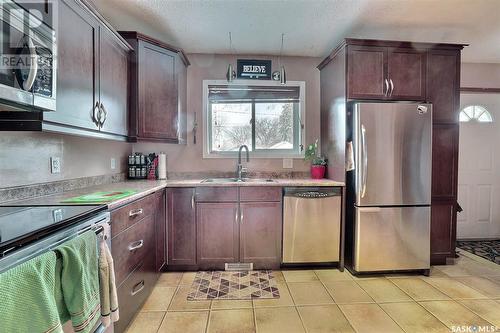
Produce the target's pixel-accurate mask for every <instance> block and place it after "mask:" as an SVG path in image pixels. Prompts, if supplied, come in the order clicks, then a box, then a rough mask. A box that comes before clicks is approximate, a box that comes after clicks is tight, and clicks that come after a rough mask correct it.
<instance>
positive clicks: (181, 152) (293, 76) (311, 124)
mask: <svg viewBox="0 0 500 333" xmlns="http://www.w3.org/2000/svg"><path fill="white" fill-rule="evenodd" d="M188 58H189V61H190V62H191V66H189V67H188V75H187V82H188V88H187V95H188V101H187V112H188V119H187V124H188V143H187V145H172V144H153V143H138V144H134V147H133V149H134V151H136V152H137V151H139V152H152V151H155V152H160V151H163V152H165V153H166V154H167V168H168V171H171V172H182V171H190V172H195V171H232V170H234V169H235V168H236V162H235V159H232V158H231V159H213V158H211V159H203V151H202V150H203V143H202V141H201V140H202V138H203V130H204V129H203V122H202V119H203V117H202V112H203V110H202V109H203V101H202V94H203V93H202V81H203V80H223V79H225V74H226V70H227V65H228V64H229V63H230V62H231V63H232V64H233V65H235V64H236V59H237V58H242V59H244V58H247V59H270V60H272V62H273V69H274V68H277V67H278V57H269V56H255V55H253V56H244V55H238V56H231V55H211V54H190V55H188ZM320 61H321V59H319V58H309V57H284V58H283V60H282V63H283V65H284V66H285V68H286V73H287V79H288V80H290V81H305V83H306V111H305V114H306V142H307V143H310V142H313V141H314V140H315V139H316V138H319V137H320V119H319V117H320V112H319V110H320V105H319V103H320V97H319V94H320V90H319V71H318V70H317V69H316V66H317V65H318V64H319V62H320ZM194 113H196V119H197V121H198V132H197V144H196V145H194V144H193V132H192V128H193V119H194ZM293 166H294V167H293V169H291V170H293V171H307V170H308V169H309V164H308V163H305V162H304V161H303V160H302V159H294V161H293ZM248 168H249V171H287V170H290V169H283V160H282V159H281V158H276V159H271V158H265V159H264V158H260V159H258V158H253V159H252V156H250V163H249V164H248Z"/></svg>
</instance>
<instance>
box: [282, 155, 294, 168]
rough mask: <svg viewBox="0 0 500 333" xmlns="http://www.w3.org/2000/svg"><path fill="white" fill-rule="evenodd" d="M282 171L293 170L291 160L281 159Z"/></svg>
mask: <svg viewBox="0 0 500 333" xmlns="http://www.w3.org/2000/svg"><path fill="white" fill-rule="evenodd" d="M283 169H293V159H291V158H284V159H283Z"/></svg>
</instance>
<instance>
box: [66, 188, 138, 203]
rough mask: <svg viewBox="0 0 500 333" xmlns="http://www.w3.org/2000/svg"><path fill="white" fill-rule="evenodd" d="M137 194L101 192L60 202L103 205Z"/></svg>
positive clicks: (132, 192) (121, 191) (119, 191)
mask: <svg viewBox="0 0 500 333" xmlns="http://www.w3.org/2000/svg"><path fill="white" fill-rule="evenodd" d="M135 193H137V191H135V190H117V191H103V192H94V193H90V194H84V195H80V196H78V197H73V198H69V199H65V200H63V201H61V202H63V203H104V202H110V201H114V200H118V199H122V198H126V197H128V196H130V195H132V194H135Z"/></svg>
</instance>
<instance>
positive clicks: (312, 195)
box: [285, 187, 341, 199]
mask: <svg viewBox="0 0 500 333" xmlns="http://www.w3.org/2000/svg"><path fill="white" fill-rule="evenodd" d="M340 195H341V190H340V188H336V187H327V188H307V187H302V188H301V187H297V188H285V197H295V198H301V199H318V198H328V197H336V196H340Z"/></svg>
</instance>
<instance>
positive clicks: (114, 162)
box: [111, 157, 116, 170]
mask: <svg viewBox="0 0 500 333" xmlns="http://www.w3.org/2000/svg"><path fill="white" fill-rule="evenodd" d="M114 169H116V159H115V158H114V157H111V170H114Z"/></svg>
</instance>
